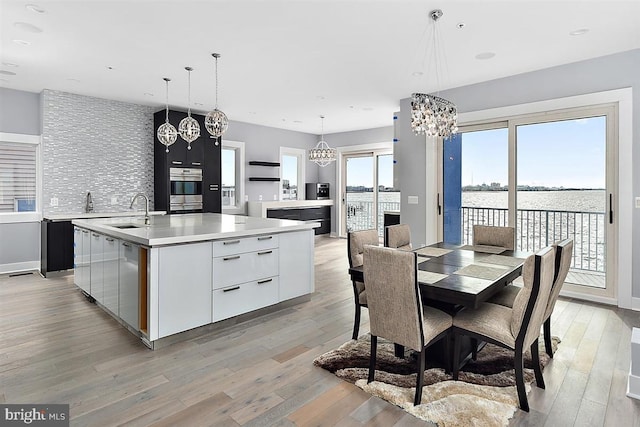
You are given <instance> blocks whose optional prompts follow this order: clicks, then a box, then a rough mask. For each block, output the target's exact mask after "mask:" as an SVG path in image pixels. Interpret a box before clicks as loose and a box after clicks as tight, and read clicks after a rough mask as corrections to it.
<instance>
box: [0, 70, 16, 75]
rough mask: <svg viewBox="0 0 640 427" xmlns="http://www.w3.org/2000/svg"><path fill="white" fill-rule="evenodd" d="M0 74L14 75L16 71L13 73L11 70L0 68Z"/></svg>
mask: <svg viewBox="0 0 640 427" xmlns="http://www.w3.org/2000/svg"><path fill="white" fill-rule="evenodd" d="M0 74H2V75H4V76H15V75H16V73H14V72H13V71H7V70H0Z"/></svg>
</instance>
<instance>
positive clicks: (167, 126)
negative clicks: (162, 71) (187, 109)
mask: <svg viewBox="0 0 640 427" xmlns="http://www.w3.org/2000/svg"><path fill="white" fill-rule="evenodd" d="M163 80H164V81H165V83H166V86H167V91H166V101H167V102H166V104H167V107H166V112H167V114H166V116H165V121H164V123H163V124H161V125H160V127H159V128H158V132H157V135H158V140H159V141H160V143H161V144H162V145H164V146H166V147H167V150H166V151H167V153H168V152H169V146H170V145H171V144H173V143H174V142H176V139H178V131H177V130H176V128H175V127H174V126H173V125H172V124H171V123H169V82H170V81H171V79H169V78H167V77H165V78H163Z"/></svg>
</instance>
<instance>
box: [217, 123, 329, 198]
mask: <svg viewBox="0 0 640 427" xmlns="http://www.w3.org/2000/svg"><path fill="white" fill-rule="evenodd" d="M223 139H226V140H229V141H241V142H244V143H245V194H246V195H248V196H249V200H250V201H257V200H258V199H259V196H260V195H262V197H263V200H273V195H274V194H275V195H278V194H279V191H280V182H257V181H252V182H249V177H251V176H258V177H260V176H263V177H278V176H280V170H279V169H278V168H269V167H265V166H249V162H250V161H252V160H254V161H255V160H258V161H265V162H279V161H280V147H289V148H301V149H305V150H308V149H309V148H311V147H313V146H314V145H315V144H316V142H317V137H316V136H315V135H311V134H308V133H302V132H294V131H289V130H284V129H276V128H271V127H267V126H260V125H254V124H251V123H244V122H235V121H231V122H230V123H229V129H228V130H227V132H226V133H225V134H224V137H223ZM305 161H306V160H305ZM305 175H306V178H305V182H316V181H317V180H318V168H317V166H316V165H315V164H313V163H311V162H309V161H306V164H305ZM303 184H304V183H303Z"/></svg>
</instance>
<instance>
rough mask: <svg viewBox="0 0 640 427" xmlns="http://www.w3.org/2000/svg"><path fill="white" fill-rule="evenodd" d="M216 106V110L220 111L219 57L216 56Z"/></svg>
mask: <svg viewBox="0 0 640 427" xmlns="http://www.w3.org/2000/svg"><path fill="white" fill-rule="evenodd" d="M215 58H216V106H215V109H216V110H217V109H218V57H217V56H216V57H215Z"/></svg>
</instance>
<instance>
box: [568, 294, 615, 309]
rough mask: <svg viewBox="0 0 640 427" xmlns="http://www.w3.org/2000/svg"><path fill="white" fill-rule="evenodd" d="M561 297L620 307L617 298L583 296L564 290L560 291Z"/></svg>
mask: <svg viewBox="0 0 640 427" xmlns="http://www.w3.org/2000/svg"><path fill="white" fill-rule="evenodd" d="M560 296H563V297H567V298H574V299H577V300H583V301H591V302H597V303H600V304H607V305H615V306H617V305H618V300H617V299H616V298H609V297H601V296H597V295H588V294H583V293H579V292H571V291H564V290H563V291H560Z"/></svg>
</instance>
